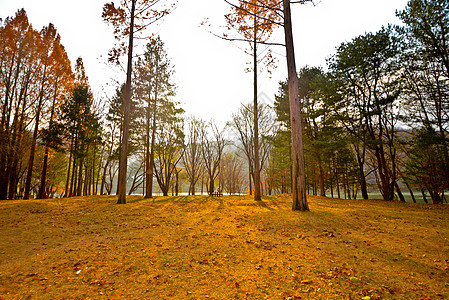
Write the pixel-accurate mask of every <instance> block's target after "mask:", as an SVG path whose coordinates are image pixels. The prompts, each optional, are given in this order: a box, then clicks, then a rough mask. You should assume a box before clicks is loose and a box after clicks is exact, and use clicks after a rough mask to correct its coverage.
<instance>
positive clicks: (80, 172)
mask: <svg viewBox="0 0 449 300" xmlns="http://www.w3.org/2000/svg"><path fill="white" fill-rule="evenodd" d="M83 164H84V158H83V157H81V158H80V160H79V163H78V185H77V187H76V196H81V192H82V189H81V188H82V185H83Z"/></svg>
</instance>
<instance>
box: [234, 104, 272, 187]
mask: <svg viewBox="0 0 449 300" xmlns="http://www.w3.org/2000/svg"><path fill="white" fill-rule="evenodd" d="M256 119H257V123H258V127H259V128H261V130H260V131H259V130H258V132H257V135H259V136H258V137H257V139H258V141H260V142H258V143H257V145H258V148H257V149H256V148H255V143H254V140H255V139H256V132H255V131H254V126H253V124H254V106H253V105H252V104H248V105H242V106H241V107H240V109H239V110H238V112H237V113H234V114H233V115H232V121H231V123H230V126H231V128H233V129H234V131H235V133H236V135H237V139H238V141H239V143H240V145H241V147H242V150H243V153H245V156H246V158H247V161H248V170H249V175H250V177H251V178H252V180H253V182H254V189H255V190H256V182H257V178H256V177H257V174H256V173H257V172H256V170H255V168H254V166H255V165H256V164H255V161H256V160H257V159H256V157H258V158H259V161H260V163H259V166H260V168H261V169H263V168H264V165H265V163H266V161H267V158H268V154H269V152H270V146H271V144H270V143H269V141H268V140H269V138H270V137H271V136H272V135H273V127H274V124H275V122H274V116H273V114H272V111H271V110H270V108H269V107H268V106H266V105H260V106H259V109H258V116H257V118H256ZM256 152H257V153H259V155H258V156H256ZM259 175H260V174H259ZM250 181H251V180H250ZM259 185H260V182H259ZM250 188H251V182H250ZM259 188H260V186H259Z"/></svg>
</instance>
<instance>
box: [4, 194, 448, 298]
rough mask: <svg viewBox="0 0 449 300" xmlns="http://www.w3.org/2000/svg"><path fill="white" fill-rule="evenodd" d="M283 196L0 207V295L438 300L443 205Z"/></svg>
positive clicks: (443, 291) (443, 278) (444, 241)
mask: <svg viewBox="0 0 449 300" xmlns="http://www.w3.org/2000/svg"><path fill="white" fill-rule="evenodd" d="M308 200H309V203H310V208H311V212H306V213H304V212H293V211H291V210H290V205H291V199H290V197H289V195H279V196H266V197H264V198H263V203H258V202H255V201H253V200H252V199H251V198H250V197H249V196H241V197H237V196H225V197H223V198H220V199H217V198H211V197H207V196H190V197H159V198H156V199H155V200H154V201H153V200H152V199H143V197H139V196H132V197H128V202H129V203H128V204H126V205H116V204H115V202H116V198H115V197H111V196H91V197H75V198H70V199H53V200H29V201H23V200H21V201H19V200H18V201H5V202H2V203H0V299H20V298H30V299H42V298H56V299H61V298H64V299H79V298H86V299H87V298H95V299H97V298H98V299H122V298H129V299H232V298H234V299H441V298H448V297H449V286H448V281H447V278H448V275H449V274H448V272H449V256H448V255H449V254H448V253H449V241H448V238H447V237H448V236H449V222H448V219H447V215H448V212H449V208H448V206H430V205H424V204H423V205H421V204H418V205H416V204H405V203H397V202H383V201H376V200H368V201H367V200H357V201H355V200H337V199H329V198H325V197H314V196H308Z"/></svg>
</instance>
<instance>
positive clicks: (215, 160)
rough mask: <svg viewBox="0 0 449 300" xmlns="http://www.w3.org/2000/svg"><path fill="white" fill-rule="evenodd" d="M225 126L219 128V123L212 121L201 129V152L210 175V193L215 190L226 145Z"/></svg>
mask: <svg viewBox="0 0 449 300" xmlns="http://www.w3.org/2000/svg"><path fill="white" fill-rule="evenodd" d="M225 128H226V127H224V128H223V129H221V130H219V129H218V127H217V125H216V124H215V123H214V122H213V121H211V122H210V123H209V124H208V126H204V127H203V128H202V129H201V144H202V147H201V154H202V157H203V162H204V167H205V169H206V173H207V175H208V182H209V186H208V192H209V194H210V195H212V193H213V192H214V191H215V179H216V178H217V177H218V174H219V173H220V162H221V157H222V155H223V149H224V147H225V145H226V142H225V138H224V131H225Z"/></svg>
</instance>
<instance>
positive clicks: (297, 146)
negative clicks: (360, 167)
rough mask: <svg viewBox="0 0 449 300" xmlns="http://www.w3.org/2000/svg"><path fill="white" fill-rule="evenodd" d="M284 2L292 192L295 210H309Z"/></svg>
mask: <svg viewBox="0 0 449 300" xmlns="http://www.w3.org/2000/svg"><path fill="white" fill-rule="evenodd" d="M283 2H284V32H285V47H286V53H287V69H288V93H289V102H290V122H291V133H292V193H293V206H292V209H293V210H300V211H308V210H309V205H308V203H307V198H306V180H305V166H304V148H303V141H302V124H301V123H302V120H301V107H300V99H299V89H298V74H297V73H296V62H295V50H294V44H293V33H292V20H291V10H290V0H283Z"/></svg>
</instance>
